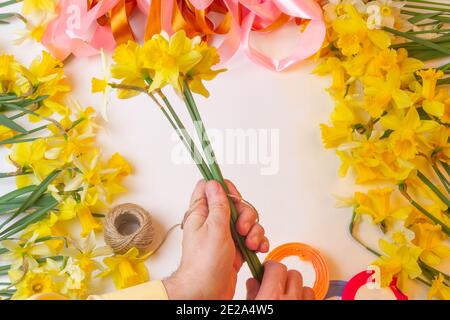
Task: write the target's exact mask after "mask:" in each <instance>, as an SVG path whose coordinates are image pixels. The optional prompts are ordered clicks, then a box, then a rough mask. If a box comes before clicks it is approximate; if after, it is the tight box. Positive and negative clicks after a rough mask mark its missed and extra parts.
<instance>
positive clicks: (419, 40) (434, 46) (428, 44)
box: [384, 27, 450, 56]
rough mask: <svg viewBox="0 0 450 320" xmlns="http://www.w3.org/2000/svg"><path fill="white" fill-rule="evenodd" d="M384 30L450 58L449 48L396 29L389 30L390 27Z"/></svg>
mask: <svg viewBox="0 0 450 320" xmlns="http://www.w3.org/2000/svg"><path fill="white" fill-rule="evenodd" d="M384 30H386V31H388V32H390V33H392V34H394V35H396V36H399V37H403V38H406V39H409V40H411V41H413V42H416V43H419V44H421V45H423V46H425V47H427V48H430V49H434V50H436V51H439V52H442V53H444V54H446V55H448V56H450V49H449V48H446V47H444V46H441V45H438V44H436V43H434V42H432V41H429V40H426V39H422V38H419V37H416V36H413V35H411V34H408V33H406V32H401V31H398V30H395V29H391V28H388V27H384ZM444 37H445V36H444ZM441 38H442V37H440V38H438V39H441Z"/></svg>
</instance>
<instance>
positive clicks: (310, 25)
mask: <svg viewBox="0 0 450 320" xmlns="http://www.w3.org/2000/svg"><path fill="white" fill-rule="evenodd" d="M240 2H241V4H242V5H243V6H244V7H245V8H246V9H247V10H248V14H247V15H246V16H245V17H244V18H243V21H242V45H243V47H244V50H245V52H246V53H247V55H248V56H249V58H250V59H251V60H253V61H254V62H256V63H258V64H260V65H262V66H264V67H266V68H269V69H271V70H275V71H283V70H285V69H287V68H289V67H291V66H292V65H294V64H296V63H298V62H299V61H302V60H304V59H306V58H308V57H310V56H312V55H313V54H314V53H316V52H317V51H318V50H320V48H321V47H322V44H323V41H324V39H325V34H326V26H325V23H324V21H323V17H322V10H321V8H320V6H319V5H318V4H317V3H316V2H315V1H313V0H284V1H283V0H258V1H254V0H241V1H240ZM292 19H294V20H297V22H299V21H300V20H299V19H301V20H309V22H306V23H307V25H306V27H305V29H304V30H303V31H302V32H299V36H298V39H297V45H296V47H295V49H294V50H293V51H292V53H291V54H289V55H288V56H287V57H285V58H283V59H275V58H271V57H269V56H267V55H264V54H263V53H261V52H259V51H257V50H256V49H255V48H253V47H252V46H251V44H250V35H251V31H252V30H257V31H258V30H259V31H260V32H270V31H272V30H273V29H274V28H278V27H279V26H280V25H283V24H284V23H286V22H288V21H291V20H292ZM299 28H300V27H299Z"/></svg>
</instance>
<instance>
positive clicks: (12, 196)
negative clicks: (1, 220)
mask: <svg viewBox="0 0 450 320" xmlns="http://www.w3.org/2000/svg"><path fill="white" fill-rule="evenodd" d="M34 189H36V186H26V187H23V188H20V189H17V190H14V191H11V192H9V193H7V194H5V195H3V196H1V197H0V203H2V202H7V201H9V200H11V199H15V198H17V197H19V196H21V195H24V194H25V193H30V192H33V191H34Z"/></svg>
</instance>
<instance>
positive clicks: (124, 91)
mask: <svg viewBox="0 0 450 320" xmlns="http://www.w3.org/2000/svg"><path fill="white" fill-rule="evenodd" d="M113 60H114V64H113V65H112V66H111V70H110V71H111V76H112V78H114V79H116V80H117V81H118V82H112V81H110V80H109V76H108V75H105V76H104V77H103V78H102V79H97V78H94V79H93V80H92V91H93V92H103V94H104V95H106V94H107V93H108V91H109V88H113V89H116V91H117V96H118V97H119V98H122V99H127V98H130V97H133V96H135V95H137V94H145V95H147V96H148V97H149V98H150V99H151V100H152V102H153V103H154V104H155V105H156V107H158V108H159V109H160V110H161V112H162V113H163V115H164V117H165V118H166V119H167V120H168V122H169V124H170V125H171V126H172V128H173V129H174V130H175V131H176V132H177V134H178V136H179V138H180V139H181V141H182V142H183V143H184V145H185V147H186V148H187V150H188V151H189V153H190V155H191V156H192V159H193V160H194V162H195V164H196V165H197V167H198V169H199V171H200V173H201V175H202V176H203V178H204V179H205V180H212V179H214V180H216V181H217V182H219V183H220V184H221V185H222V187H223V188H224V190H225V191H226V192H227V193H228V187H227V185H226V184H225V183H224V178H223V176H222V172H221V170H220V167H219V165H218V163H217V161H216V157H215V155H214V151H213V149H212V145H211V142H210V140H209V137H208V134H207V131H206V129H205V126H204V124H203V121H202V119H201V116H200V113H199V110H198V108H197V105H196V103H195V100H194V96H193V93H192V92H195V93H199V94H202V95H204V96H208V95H209V93H208V91H207V90H206V88H205V86H204V84H203V81H204V80H212V79H214V78H215V77H216V76H217V74H218V73H220V72H223V71H224V70H212V69H211V68H212V67H213V66H214V65H216V64H217V63H219V56H218V54H217V51H216V49H215V48H214V47H211V46H208V45H207V44H206V43H205V42H201V41H200V38H198V37H196V38H194V39H190V38H189V37H187V36H186V34H185V32H184V31H178V32H176V33H175V34H173V35H172V36H171V37H170V38H169V37H168V36H166V35H164V34H156V35H154V36H153V37H152V38H151V39H150V40H148V41H146V42H145V43H144V44H143V45H140V44H137V43H136V42H133V41H129V42H128V43H127V44H123V45H120V46H118V47H117V48H116V50H115V51H114V55H113ZM166 86H169V87H172V88H173V89H174V90H175V91H176V92H177V94H178V96H180V97H181V99H182V101H183V102H184V104H185V106H186V109H187V111H188V113H189V115H190V117H191V119H192V122H193V124H194V126H195V129H196V132H197V135H198V140H199V141H200V143H201V148H202V151H203V154H202V153H201V152H200V150H199V148H198V147H197V145H196V143H195V142H194V139H193V138H192V137H191V136H190V135H189V133H188V132H187V131H186V127H185V125H184V124H183V122H182V121H181V119H180V117H179V116H178V114H177V112H176V111H175V109H174V108H173V106H172V104H171V102H170V101H169V99H168V98H167V96H166V95H165V94H164V93H163V91H162V89H163V88H165V87H166ZM229 204H230V209H231V225H230V228H231V233H232V236H233V238H234V240H235V242H236V245H237V246H238V248H239V249H240V251H241V253H242V255H243V257H244V259H245V261H246V262H247V264H248V266H249V268H250V270H251V272H252V274H253V276H254V277H255V278H256V279H259V280H260V279H261V278H262V266H261V263H260V262H259V260H258V257H257V256H256V253H255V252H253V251H250V250H248V249H247V247H246V246H245V240H244V238H243V237H242V236H240V235H239V234H238V233H237V231H236V229H235V223H236V220H237V211H236V208H235V206H234V203H233V201H232V199H231V198H230V201H229Z"/></svg>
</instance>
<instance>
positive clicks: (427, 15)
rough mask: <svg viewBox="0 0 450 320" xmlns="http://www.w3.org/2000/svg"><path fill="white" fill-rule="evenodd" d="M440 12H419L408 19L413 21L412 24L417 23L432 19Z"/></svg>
mask: <svg viewBox="0 0 450 320" xmlns="http://www.w3.org/2000/svg"><path fill="white" fill-rule="evenodd" d="M439 14H440V13H439V12H434V13H422V14H418V15H416V16H414V17H412V18H409V19H408V21H409V22H411V23H412V24H416V23H418V22H420V21H423V20H426V19H430V18H433V17H436V16H438V15H439Z"/></svg>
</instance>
